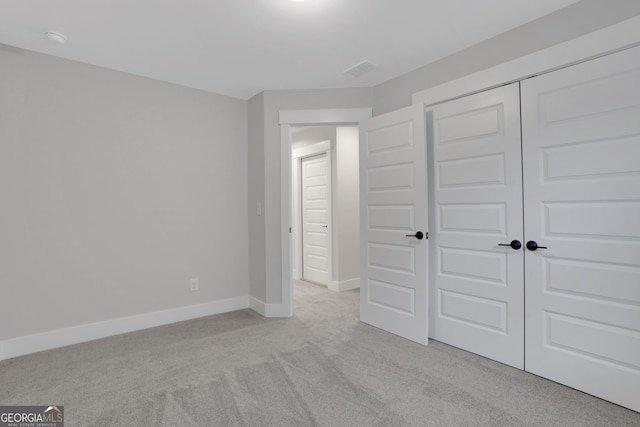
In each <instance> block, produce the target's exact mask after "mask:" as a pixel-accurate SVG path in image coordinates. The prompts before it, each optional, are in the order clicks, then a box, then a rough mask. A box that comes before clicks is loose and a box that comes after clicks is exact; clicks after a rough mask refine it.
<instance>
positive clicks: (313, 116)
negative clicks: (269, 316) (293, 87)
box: [280, 108, 372, 315]
mask: <svg viewBox="0 0 640 427" xmlns="http://www.w3.org/2000/svg"><path fill="white" fill-rule="evenodd" d="M371 115H372V112H371V109H370V108H353V109H329V110H296V111H281V112H280V125H281V126H280V127H281V153H282V163H281V164H282V166H283V167H282V173H281V194H282V195H283V197H282V199H281V212H282V217H281V232H282V234H281V243H282V246H281V248H282V258H281V259H282V311H283V312H287V313H289V315H292V314H293V279H294V277H295V276H294V273H295V272H296V271H297V272H298V275H299V274H300V271H301V270H300V266H299V264H298V262H297V261H296V260H297V258H298V257H297V255H296V254H297V252H296V251H298V248H299V245H298V244H297V243H296V240H295V239H294V233H293V231H294V226H295V221H296V215H295V210H294V208H293V207H294V204H293V198H294V197H293V189H292V188H293V186H292V183H293V182H294V181H293V170H294V167H295V166H294V165H295V162H294V161H293V150H292V144H293V142H292V141H293V138H292V134H293V133H295V131H294V130H295V129H297V128H302V127H323V126H325V127H333V128H334V129H336V131H335V132H336V133H339V132H341V129H346V128H350V130H349V131H350V132H351V133H355V135H357V134H358V131H357V125H358V123H359V122H360V121H361V120H364V119H367V118H370V117H371ZM343 148H345V149H346V148H348V149H349V150H350V151H351V152H352V155H353V153H356V154H355V155H356V157H357V153H358V145H357V143H356V144H355V147H354V146H353V144H348V145H347V144H336V148H335V149H334V150H332V151H331V157H337V158H339V156H340V152H341V151H342V149H343ZM332 160H333V161H334V165H335V167H334V168H333V170H332V177H334V178H335V177H336V176H337V179H334V180H333V183H332V186H333V189H334V190H335V188H336V187H338V186H339V188H341V189H342V188H343V186H340V184H339V183H338V182H339V180H340V177H341V176H342V177H343V178H342V179H343V180H345V179H349V178H344V177H345V176H348V174H351V175H352V176H353V175H354V174H355V176H356V177H357V176H358V169H357V168H355V170H353V168H352V167H345V168H342V166H345V163H344V162H342V163H341V162H339V161H337V163H336V159H335V158H334V159H332ZM345 172H346V174H345ZM344 182H346V181H344ZM332 198H333V201H334V203H333V205H334V206H333V209H332V211H333V212H332V215H333V214H334V213H335V215H336V216H337V217H342V215H341V212H342V210H343V209H344V208H345V207H346V208H347V209H349V208H348V206H349V205H350V204H349V203H348V201H351V202H354V201H355V202H356V205H357V200H358V199H357V197H355V198H354V197H353V196H352V195H349V194H347V193H345V192H344V191H343V192H340V191H338V192H334V194H333V195H332ZM357 212H358V215H356V217H357V218H358V220H359V210H358V211H357ZM332 223H333V225H334V226H333V227H332V229H331V230H330V232H331V233H332V234H331V235H332V238H333V243H334V244H333V249H332V257H333V258H334V261H333V265H332V267H333V275H332V276H333V277H332V278H331V280H330V281H329V284H328V287H329V288H330V289H332V288H333V289H332V290H337V291H342V290H347V289H349V288H351V289H355V288H357V287H358V286H359V279H358V276H357V277H347V276H346V273H345V274H343V273H344V271H345V267H346V266H349V265H351V268H354V267H353V265H354V264H353V263H350V262H342V263H341V262H340V259H341V258H340V255H341V254H342V255H343V256H348V255H351V256H353V254H354V251H353V250H352V248H350V246H349V244H353V245H355V246H356V247H357V248H359V239H354V238H353V233H354V232H355V233H359V227H354V226H353V225H352V224H351V225H349V224H348V223H343V222H337V221H332ZM298 252H299V251H298ZM357 258H359V257H357ZM355 265H356V267H355V269H356V270H357V271H358V272H359V259H357V260H356V263H355ZM295 269H297V270H295ZM336 279H337V280H336ZM341 279H343V280H341ZM356 284H357V286H354V285H356Z"/></svg>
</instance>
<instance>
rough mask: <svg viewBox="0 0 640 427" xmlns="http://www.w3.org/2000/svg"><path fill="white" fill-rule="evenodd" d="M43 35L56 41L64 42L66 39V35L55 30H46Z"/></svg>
mask: <svg viewBox="0 0 640 427" xmlns="http://www.w3.org/2000/svg"><path fill="white" fill-rule="evenodd" d="M44 35H45V36H47V38H48V39H49V40H52V41H54V42H56V43H60V44H64V42H66V41H67V36H65V35H64V34H61V33H59V32H57V31H46V32H45V33H44Z"/></svg>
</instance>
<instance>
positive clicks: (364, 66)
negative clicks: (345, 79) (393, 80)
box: [344, 60, 376, 77]
mask: <svg viewBox="0 0 640 427" xmlns="http://www.w3.org/2000/svg"><path fill="white" fill-rule="evenodd" d="M375 69H376V66H375V65H374V64H373V63H372V62H370V61H367V60H364V61H362V62H360V63H358V64H356V65H354V66H353V67H351V68H349V69H346V70H344V73H345V74H349V75H350V76H353V77H360V76H361V75H363V74H365V73H368V72H369V71H371V70H375Z"/></svg>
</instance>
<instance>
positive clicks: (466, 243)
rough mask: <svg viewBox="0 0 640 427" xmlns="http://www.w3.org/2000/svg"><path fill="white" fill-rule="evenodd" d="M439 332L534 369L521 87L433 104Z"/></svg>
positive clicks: (434, 330)
mask: <svg viewBox="0 0 640 427" xmlns="http://www.w3.org/2000/svg"><path fill="white" fill-rule="evenodd" d="M432 114H433V121H432V123H433V131H432V132H433V152H434V156H433V158H434V162H433V166H434V175H435V177H434V193H433V194H434V202H435V207H434V211H435V212H434V213H433V215H434V216H435V220H434V223H435V229H434V233H433V239H434V241H433V242H432V244H433V245H434V246H433V248H434V249H435V251H434V252H435V253H434V254H433V255H432V257H433V261H434V271H433V274H434V281H433V286H432V294H431V303H430V309H431V316H430V319H431V334H430V337H431V338H434V339H436V340H438V341H442V342H444V343H447V344H451V345H454V346H456V347H459V348H462V349H465V350H468V351H471V352H473V353H477V354H480V355H482V356H486V357H489V358H491V359H494V360H497V361H500V362H502V363H505V364H508V365H511V366H515V367H518V368H521V369H522V368H523V367H524V289H523V281H524V276H523V274H524V272H523V249H522V248H518V246H517V244H514V247H513V248H512V247H510V246H499V245H500V244H505V245H508V244H509V243H510V242H511V241H513V240H517V241H519V242H521V241H522V236H523V232H522V231H523V230H522V169H521V145H520V141H521V135H520V105H519V86H518V84H517V83H515V84H511V85H508V86H503V87H500V88H497V89H493V90H490V91H487V92H482V93H479V94H476V95H471V96H468V97H465V98H462V99H458V100H454V101H451V102H447V103H444V104H441V105H437V106H435V107H434V108H433V111H432Z"/></svg>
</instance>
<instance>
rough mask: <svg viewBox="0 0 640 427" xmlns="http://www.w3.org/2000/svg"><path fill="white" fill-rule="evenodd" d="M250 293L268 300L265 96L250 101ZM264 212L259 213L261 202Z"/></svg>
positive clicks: (257, 297)
mask: <svg viewBox="0 0 640 427" xmlns="http://www.w3.org/2000/svg"><path fill="white" fill-rule="evenodd" d="M248 154H249V157H248V160H249V175H248V182H249V187H248V190H249V193H248V203H249V224H248V227H249V266H250V268H249V292H250V294H251V296H252V297H254V298H256V299H258V300H260V301H263V302H264V301H266V299H267V288H266V286H265V284H264V278H265V276H266V274H267V273H266V258H265V228H264V200H265V199H264V190H265V187H264V185H261V183H263V181H264V95H263V94H262V93H260V94H259V95H256V96H255V97H253V98H252V99H251V100H250V101H249V153H248ZM258 203H260V205H261V206H262V215H260V216H258V215H257V204H258Z"/></svg>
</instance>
